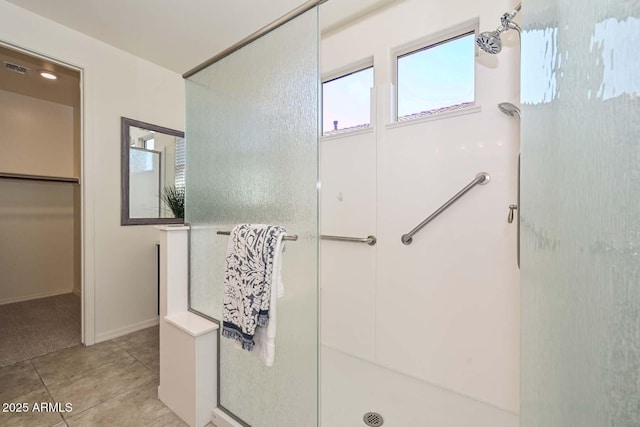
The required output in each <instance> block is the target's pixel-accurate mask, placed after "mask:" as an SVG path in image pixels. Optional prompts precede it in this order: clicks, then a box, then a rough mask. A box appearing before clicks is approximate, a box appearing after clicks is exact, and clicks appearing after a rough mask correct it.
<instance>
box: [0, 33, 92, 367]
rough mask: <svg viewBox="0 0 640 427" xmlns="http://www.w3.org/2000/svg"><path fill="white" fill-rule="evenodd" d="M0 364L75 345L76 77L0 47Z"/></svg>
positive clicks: (78, 261) (78, 234)
mask: <svg viewBox="0 0 640 427" xmlns="http://www.w3.org/2000/svg"><path fill="white" fill-rule="evenodd" d="M0 63H1V69H0V153H2V154H1V155H0V367H2V366H8V365H12V364H15V363H18V362H21V361H24V360H28V359H32V358H34V357H38V356H41V355H44V354H48V353H51V352H54V351H57V350H60V349H63V348H68V347H72V346H75V345H80V344H81V341H82V312H83V310H82V309H83V307H82V300H83V298H82V295H81V293H82V228H81V227H82V226H81V222H82V189H81V182H82V180H81V169H82V168H81V165H82V162H81V146H82V137H81V135H82V124H81V123H82V101H81V100H82V97H81V96H82V95H81V72H80V70H78V69H73V68H72V67H69V66H67V65H64V64H60V63H58V62H56V61H53V60H50V59H47V58H44V57H41V56H36V55H33V54H30V53H28V52H25V51H23V50H20V49H17V48H13V47H10V46H6V45H3V44H2V43H0Z"/></svg>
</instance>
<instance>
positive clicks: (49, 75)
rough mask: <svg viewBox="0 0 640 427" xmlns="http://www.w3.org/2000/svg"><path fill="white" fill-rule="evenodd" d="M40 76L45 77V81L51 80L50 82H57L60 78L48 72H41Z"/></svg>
mask: <svg viewBox="0 0 640 427" xmlns="http://www.w3.org/2000/svg"><path fill="white" fill-rule="evenodd" d="M40 76H42V77H44V78H45V79H49V80H56V79H57V78H58V76H56V75H55V74H53V72H51V71H47V70H40Z"/></svg>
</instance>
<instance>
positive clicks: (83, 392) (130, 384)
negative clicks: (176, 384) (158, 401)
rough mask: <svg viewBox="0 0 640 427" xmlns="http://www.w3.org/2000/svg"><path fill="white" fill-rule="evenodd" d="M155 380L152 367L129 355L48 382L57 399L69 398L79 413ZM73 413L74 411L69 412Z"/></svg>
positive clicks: (68, 400)
mask: <svg viewBox="0 0 640 427" xmlns="http://www.w3.org/2000/svg"><path fill="white" fill-rule="evenodd" d="M152 382H154V379H153V375H152V373H151V371H150V370H149V369H148V368H147V367H146V366H144V365H143V364H141V363H140V362H138V361H137V360H135V359H134V358H133V357H131V356H127V357H124V358H120V359H118V360H116V361H114V362H112V363H109V364H106V365H103V366H100V367H98V368H95V369H91V370H89V371H85V372H83V373H81V374H78V375H75V376H73V377H71V378H69V379H68V380H66V381H63V382H60V383H55V384H53V385H51V386H48V389H49V393H51V396H52V397H53V398H54V400H55V401H56V402H69V403H71V404H73V412H74V413H78V412H82V411H84V410H86V409H89V408H91V407H93V406H95V405H97V404H98V403H101V402H105V401H107V400H109V399H111V398H113V397H115V396H117V395H119V394H122V393H124V392H127V391H129V390H132V389H133V388H135V387H139V386H141V385H143V384H149V383H152ZM72 415H73V413H72V414H69V416H72ZM66 417H67V416H65V418H66Z"/></svg>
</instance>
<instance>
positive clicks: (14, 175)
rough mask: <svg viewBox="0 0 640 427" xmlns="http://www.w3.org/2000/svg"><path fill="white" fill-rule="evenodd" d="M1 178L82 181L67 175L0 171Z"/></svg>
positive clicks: (75, 182)
mask: <svg viewBox="0 0 640 427" xmlns="http://www.w3.org/2000/svg"><path fill="white" fill-rule="evenodd" d="M0 178H3V179H26V180H30V181H49V182H70V183H74V184H77V183H78V182H80V180H79V179H78V178H70V177H66V176H45V175H27V174H21V173H7V172H0Z"/></svg>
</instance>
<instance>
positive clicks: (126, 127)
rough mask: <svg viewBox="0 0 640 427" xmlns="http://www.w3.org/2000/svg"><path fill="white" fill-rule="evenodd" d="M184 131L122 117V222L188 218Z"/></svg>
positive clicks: (166, 220) (172, 220)
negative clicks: (185, 202)
mask: <svg viewBox="0 0 640 427" xmlns="http://www.w3.org/2000/svg"><path fill="white" fill-rule="evenodd" d="M185 148H186V147H185V139H184V132H181V131H178V130H174V129H168V128H164V127H161V126H157V125H152V124H150V123H144V122H140V121H137V120H133V119H128V118H126V117H123V118H122V218H121V219H122V221H121V222H122V225H137V224H167V223H169V224H171V223H182V222H183V221H184V220H183V218H184V182H185V181H184V177H185V157H186V156H185Z"/></svg>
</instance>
